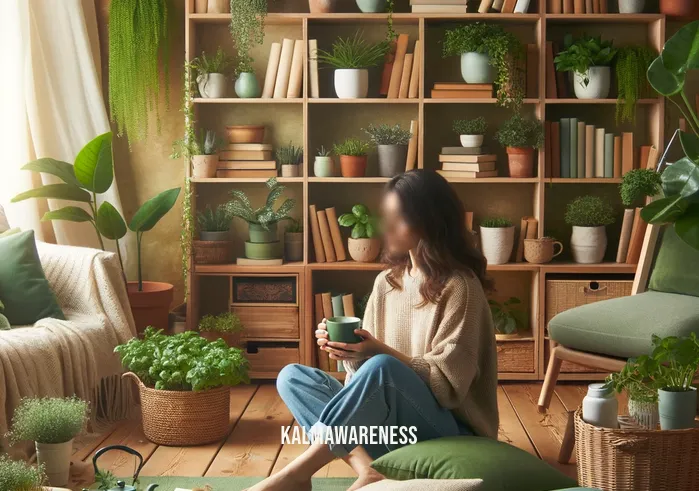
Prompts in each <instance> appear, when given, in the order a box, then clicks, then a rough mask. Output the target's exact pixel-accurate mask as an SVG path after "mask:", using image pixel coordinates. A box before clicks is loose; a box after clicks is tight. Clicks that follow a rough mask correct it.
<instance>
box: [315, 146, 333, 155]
mask: <svg viewBox="0 0 699 491" xmlns="http://www.w3.org/2000/svg"><path fill="white" fill-rule="evenodd" d="M331 153H332V151H331V150H329V149H326V148H325V146H324V145H321V146H320V148H319V149H318V150H316V154H317V155H318V157H330V154H331Z"/></svg>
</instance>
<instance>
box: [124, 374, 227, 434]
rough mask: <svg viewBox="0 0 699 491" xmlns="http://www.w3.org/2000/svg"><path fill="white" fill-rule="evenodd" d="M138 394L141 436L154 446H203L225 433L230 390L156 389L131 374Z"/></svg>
mask: <svg viewBox="0 0 699 491" xmlns="http://www.w3.org/2000/svg"><path fill="white" fill-rule="evenodd" d="M123 376H124V377H131V378H133V379H134V380H135V381H136V383H137V384H138V390H139V392H140V395H141V413H142V418H143V433H144V434H145V435H146V438H148V440H150V441H151V442H153V443H158V444H160V445H171V446H189V445H203V444H205V443H212V442H216V441H220V440H222V439H223V438H225V437H226V435H227V434H228V425H229V414H230V404H231V403H230V388H229V387H219V388H216V389H210V390H202V391H197V392H193V391H176V390H156V389H151V388H150V387H146V386H145V385H143V382H141V380H140V379H139V378H138V376H137V375H136V374H135V373H133V372H128V373H125V374H124V375H123Z"/></svg>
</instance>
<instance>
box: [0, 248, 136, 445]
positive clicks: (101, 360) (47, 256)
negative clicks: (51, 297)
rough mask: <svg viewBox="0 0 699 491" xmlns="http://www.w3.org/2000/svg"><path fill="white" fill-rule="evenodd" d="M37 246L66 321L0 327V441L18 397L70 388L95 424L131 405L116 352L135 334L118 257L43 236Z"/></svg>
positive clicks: (52, 393) (61, 394)
mask: <svg viewBox="0 0 699 491" xmlns="http://www.w3.org/2000/svg"><path fill="white" fill-rule="evenodd" d="M37 248H38V250H39V256H40V257H41V264H42V266H43V267H44V272H45V273H46V277H47V279H48V281H49V283H50V285H51V287H52V288H53V291H54V292H55V293H56V296H57V297H58V303H59V304H60V306H61V308H62V309H63V312H64V313H65V316H66V318H67V319H68V320H65V321H60V320H57V319H42V320H40V321H39V322H37V323H36V324H34V325H33V326H22V327H15V326H13V329H11V330H9V331H0V444H1V443H2V438H3V435H4V434H5V432H6V431H7V429H8V424H9V423H10V421H11V420H12V414H13V412H14V410H15V408H16V407H17V405H18V404H19V402H20V400H21V399H22V398H23V397H47V396H48V397H65V396H71V395H74V394H75V395H77V396H78V397H80V398H81V399H85V400H88V401H90V403H91V420H92V423H93V427H94V424H95V423H97V422H103V421H112V420H116V419H120V418H123V417H126V416H127V414H128V412H129V410H130V409H131V408H132V406H133V400H132V391H131V385H130V384H129V383H128V382H127V383H125V384H123V385H122V383H121V378H120V374H121V373H122V371H123V370H122V368H121V364H120V362H119V358H118V356H117V355H116V354H115V353H114V347H115V346H117V345H118V344H121V343H124V342H126V341H127V340H129V339H130V338H132V337H133V336H135V333H136V330H135V327H134V322H133V317H132V315H131V311H130V309H129V300H128V297H127V294H126V288H125V286H124V282H123V279H122V278H123V277H122V274H121V269H120V268H119V263H118V261H117V258H116V256H115V255H114V254H112V253H108V252H103V251H99V250H95V249H86V248H81V247H70V246H58V245H53V244H45V243H41V242H37ZM0 446H1V445H0Z"/></svg>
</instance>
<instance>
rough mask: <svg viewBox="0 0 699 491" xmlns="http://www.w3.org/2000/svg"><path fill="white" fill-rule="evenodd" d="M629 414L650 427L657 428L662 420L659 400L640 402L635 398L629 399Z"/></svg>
mask: <svg viewBox="0 0 699 491" xmlns="http://www.w3.org/2000/svg"><path fill="white" fill-rule="evenodd" d="M629 416H631V417H632V418H633V419H635V420H636V422H637V423H638V424H639V425H641V426H643V427H644V428H648V429H649V430H655V429H657V428H658V423H659V422H660V414H659V413H658V403H657V402H640V401H637V400H635V399H629Z"/></svg>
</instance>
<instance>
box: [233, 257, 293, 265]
mask: <svg viewBox="0 0 699 491" xmlns="http://www.w3.org/2000/svg"><path fill="white" fill-rule="evenodd" d="M235 262H236V264H238V266H281V265H282V264H284V260H283V259H248V258H247V257H239V258H238V259H236V261H235Z"/></svg>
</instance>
